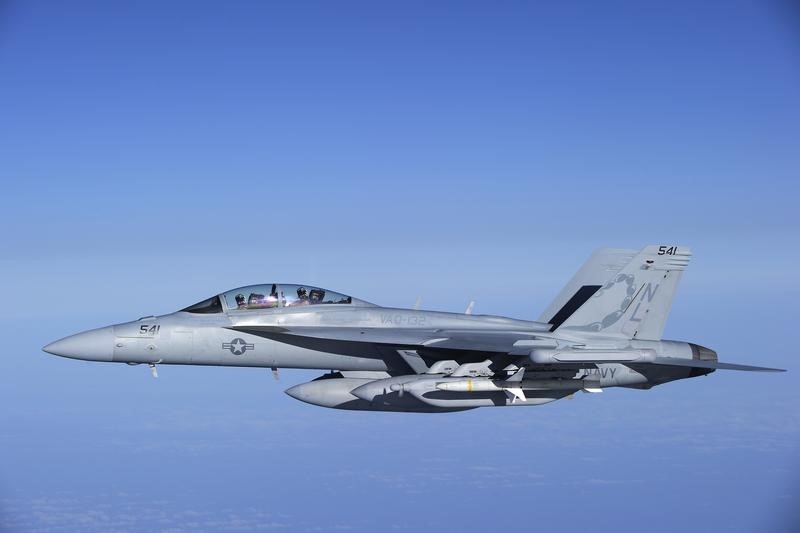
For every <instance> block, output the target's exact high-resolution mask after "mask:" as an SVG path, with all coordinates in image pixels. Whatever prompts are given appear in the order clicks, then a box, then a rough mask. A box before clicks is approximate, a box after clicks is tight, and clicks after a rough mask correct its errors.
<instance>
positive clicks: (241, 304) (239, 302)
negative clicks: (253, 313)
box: [236, 293, 247, 309]
mask: <svg viewBox="0 0 800 533" xmlns="http://www.w3.org/2000/svg"><path fill="white" fill-rule="evenodd" d="M236 308H237V309H246V308H247V302H245V299H244V294H241V293H240V294H237V295H236Z"/></svg>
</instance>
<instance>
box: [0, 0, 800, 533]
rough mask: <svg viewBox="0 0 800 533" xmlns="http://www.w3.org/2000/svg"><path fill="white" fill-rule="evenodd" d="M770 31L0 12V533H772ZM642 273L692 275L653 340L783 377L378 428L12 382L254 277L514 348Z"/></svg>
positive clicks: (780, 148)
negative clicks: (618, 277) (507, 335)
mask: <svg viewBox="0 0 800 533" xmlns="http://www.w3.org/2000/svg"><path fill="white" fill-rule="evenodd" d="M798 17H800V12H798V11H797V9H796V8H794V7H792V6H790V5H789V3H788V2H777V1H776V2H772V1H767V2H752V1H732V2H703V3H702V4H698V3H696V2H682V1H677V2H669V3H643V2H604V3H602V4H601V3H598V2H504V3H502V4H500V5H498V3H494V2H491V3H490V2H483V3H481V2H437V3H431V2H403V3H396V4H383V3H375V2H364V3H358V2H344V3H332V2H319V3H315V2H304V3H292V4H291V5H282V4H277V3H267V2H253V3H247V2H236V3H229V4H225V5H221V4H211V3H196V2H192V3H171V4H170V5H162V3H157V2H137V3H131V4H130V5H127V6H120V5H112V4H109V3H107V2H75V3H69V4H67V3H60V2H35V1H34V2H24V3H23V2H15V1H7V2H3V3H2V4H0V117H1V118H0V178H1V179H2V183H3V186H4V191H5V192H4V194H2V195H0V223H2V228H3V230H4V231H3V232H2V233H0V289H1V290H2V294H3V295H4V296H5V298H6V302H7V304H6V305H5V306H2V308H0V333H1V334H2V336H3V338H4V346H5V348H4V350H3V355H2V357H0V376H2V377H1V378H0V380H2V386H0V402H2V404H3V405H5V406H6V407H5V408H4V409H2V410H0V426H1V427H3V428H4V429H3V431H0V450H3V453H2V454H0V524H2V526H3V527H2V528H1V529H4V530H5V529H8V530H11V531H29V530H48V529H49V530H53V531H71V530H75V529H77V528H80V529H84V530H97V531H103V530H108V529H111V528H114V529H118V530H127V531H140V530H164V531H180V530H198V529H206V530H212V529H215V530H219V529H228V530H237V529H238V530H250V529H279V530H280V529H284V530H306V531H317V530H332V529H344V530H351V531H374V530H376V529H377V528H388V529H392V530H401V531H402V530H420V529H422V530H430V529H433V528H440V529H441V528H448V529H456V528H457V529H460V530H466V531H472V530H475V531H477V530H481V529H485V528H488V527H492V528H500V527H503V528H512V527H513V528H517V527H520V524H521V523H522V524H525V523H529V524H530V525H531V526H533V525H535V526H536V527H541V528H547V529H557V530H564V531H577V530H585V529H586V528H587V527H588V528H591V529H593V530H599V531H611V530H617V528H619V527H620V525H624V524H642V523H646V524H648V528H649V529H651V530H653V531H675V530H679V529H680V530H686V531H693V530H694V531H707V530H709V529H712V528H713V529H715V530H719V531H753V530H760V531H786V530H790V529H791V528H792V527H793V526H794V527H797V524H798V523H800V515H799V514H798V511H797V510H796V502H797V501H798V500H800V475H799V474H798V472H800V393H798V392H797V387H796V386H795V384H794V379H793V376H794V375H795V373H796V372H798V371H800V366H798V364H797V362H796V361H797V359H796V356H797V348H796V346H795V344H794V333H795V331H796V319H797V316H798V315H797V298H798V296H800V284H798V281H797V274H796V271H797V267H796V265H797V264H798V260H800V254H799V253H798V249H797V248H798V238H797V232H798V222H799V221H798V214H797V199H798V195H799V193H800V185H798V183H800V180H798V178H799V177H800V175H798V169H800V99H798V98H797V95H798V90H799V89H800V69H799V68H798V66H797V65H798V64H800V63H798V55H800V32H798V30H797V28H798V24H797V23H798V21H799V20H800V18H798ZM660 242H678V243H681V244H686V245H689V246H691V247H692V248H693V250H694V252H695V256H694V260H693V263H692V265H691V266H690V267H689V269H688V271H687V273H686V275H685V276H684V279H683V282H682V285H681V287H680V289H679V294H678V296H677V298H676V301H675V305H674V307H673V314H672V317H671V319H670V322H669V323H668V326H667V331H666V335H667V337H668V338H673V339H681V340H692V341H695V342H698V343H700V344H704V345H707V346H711V347H713V348H715V349H716V350H717V351H718V352H719V353H720V357H721V358H722V359H727V360H729V361H732V362H743V363H752V364H763V365H767V366H782V367H784V368H788V369H789V370H790V372H789V373H787V374H782V375H753V374H738V373H721V372H717V373H715V374H713V375H711V376H708V377H704V378H698V379H694V380H686V381H683V382H677V383H673V384H669V385H666V386H663V387H658V388H655V389H653V390H651V391H647V392H642V391H626V390H609V391H606V392H605V393H604V394H602V395H580V396H579V397H578V398H577V399H576V400H573V401H560V402H555V403H553V404H549V405H545V406H542V407H537V408H527V409H522V408H521V409H481V410H477V411H471V412H467V413H460V414H453V415H439V416H436V415H405V414H399V415H398V414H378V413H349V412H339V411H334V410H325V409H321V408H312V407H310V406H307V405H304V404H301V403H299V402H296V401H294V400H292V399H291V398H289V397H288V396H286V395H284V394H283V392H282V391H283V390H284V389H285V388H288V387H289V386H290V385H292V384H295V383H300V382H302V381H304V380H307V379H311V378H313V377H315V376H316V375H317V374H318V373H315V372H310V371H309V372H304V371H284V372H282V375H281V381H280V382H278V383H276V382H274V381H273V380H272V378H271V377H270V375H269V372H268V371H259V370H253V369H225V368H216V369H215V368H189V367H186V368H183V367H165V368H163V369H162V370H161V372H160V374H161V378H160V379H159V380H153V379H152V378H150V376H149V372H148V371H147V370H146V369H143V368H141V367H127V366H124V365H112V364H92V363H82V362H78V361H70V360H65V359H60V358H55V357H52V356H49V355H47V354H44V353H42V352H41V351H40V347H41V346H43V345H44V344H46V343H48V342H50V341H52V340H54V339H57V338H60V337H62V336H64V335H67V334H69V333H72V332H75V331H78V330H83V329H88V328H92V327H97V326H101V325H105V324H109V323H115V322H121V321H126V320H130V319H135V318H136V317H139V316H142V315H147V314H152V313H156V314H158V313H167V312H171V311H174V310H176V309H179V308H181V307H184V306H186V305H188V304H190V303H193V302H195V301H198V300H200V299H202V298H205V297H207V296H209V295H211V294H214V293H218V292H222V291H224V290H226V289H229V288H231V287H236V286H240V285H245V284H250V283H261V282H264V283H271V282H274V281H284V282H303V283H310V284H315V285H319V286H323V287H327V288H330V289H332V290H337V291H341V292H345V293H349V294H353V295H355V296H356V297H360V298H363V299H366V300H369V301H373V302H376V303H379V304H385V305H395V306H411V305H413V304H414V301H415V300H416V298H417V296H422V298H423V307H426V308H430V309H441V310H463V308H464V307H465V306H466V304H467V303H468V302H469V301H470V300H476V301H477V303H476V312H481V313H492V314H501V315H506V316H512V317H519V318H528V319H533V318H536V317H537V316H538V314H539V312H540V311H541V310H542V309H543V308H544V307H545V306H546V305H547V303H548V302H549V300H550V299H551V298H552V297H553V296H554V295H555V294H556V293H557V292H558V290H559V289H560V287H561V286H562V285H563V284H564V283H565V282H566V281H567V279H568V278H569V277H570V276H571V275H572V273H573V272H574V270H575V269H577V267H578V266H579V265H580V263H581V262H582V261H583V260H584V259H585V257H586V256H588V254H589V253H590V252H591V250H592V249H594V248H595V247H598V246H603V245H612V246H626V247H640V246H644V245H646V244H651V243H660ZM526 521H529V522H526Z"/></svg>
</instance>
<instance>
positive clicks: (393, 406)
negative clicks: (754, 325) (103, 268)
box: [43, 245, 781, 413]
mask: <svg viewBox="0 0 800 533" xmlns="http://www.w3.org/2000/svg"><path fill="white" fill-rule="evenodd" d="M690 257H691V252H690V251H689V249H688V248H686V247H682V246H676V245H653V246H647V247H645V248H644V249H642V250H640V251H637V250H625V249H613V248H601V249H599V250H597V251H595V252H594V254H592V255H591V256H590V257H589V259H588V260H587V261H586V263H585V264H584V265H583V266H582V267H581V268H580V269H579V270H578V272H577V273H576V274H575V276H574V277H573V278H572V279H571V280H570V281H569V283H568V284H567V285H566V286H565V287H564V288H563V289H562V290H561V292H560V293H559V294H558V296H556V298H555V300H553V302H552V303H551V304H550V305H549V306H548V307H547V308H546V309H545V310H544V312H543V313H542V315H541V317H540V318H539V320H537V321H528V320H516V319H512V318H505V317H501V316H488V315H475V314H472V304H470V306H469V308H468V309H467V311H466V312H465V313H445V312H434V311H421V310H418V309H397V308H388V307H380V306H378V305H375V304H372V303H369V302H366V301H364V300H359V299H357V298H354V297H352V296H347V295H344V294H340V293H337V292H333V291H329V290H326V289H321V288H318V287H313V286H310V285H296V284H283V283H268V284H264V285H252V286H248V287H240V288H238V289H233V290H231V291H227V292H224V293H222V294H219V295H217V296H212V297H211V298H208V299H206V300H203V301H202V302H199V303H196V304H194V305H191V306H189V307H186V308H185V309H182V310H180V311H177V312H175V313H171V314H168V315H163V316H146V317H143V318H140V319H139V320H136V321H133V322H127V323H123V324H115V325H113V326H106V327H103V328H99V329H93V330H90V331H85V332H83V333H78V334H76V335H72V336H70V337H66V338H64V339H61V340H58V341H55V342H53V343H52V344H48V345H47V346H45V347H44V348H43V349H44V351H46V352H48V353H51V354H55V355H60V356H63V357H70V358H74V359H83V360H89V361H111V362H120V363H127V364H130V365H138V364H147V365H150V368H151V370H152V371H153V375H154V376H156V377H157V376H158V374H157V371H156V365H159V364H171V365H217V366H244V367H264V368H271V369H272V371H273V372H274V373H276V376H277V369H278V368H306V369H324V370H328V371H329V373H326V374H324V375H322V376H320V377H318V378H317V379H314V380H313V381H310V382H308V383H303V384H300V385H296V386H294V387H291V388H289V389H288V390H287V391H286V393H287V394H289V395H290V396H292V397H293V398H296V399H298V400H302V401H304V402H307V403H309V404H313V405H318V406H323V407H333V408H338V409H352V410H366V411H403V412H429V413H430V412H452V411H462V410H467V409H474V408H476V407H484V406H521V405H539V404H543V403H547V402H552V401H554V400H558V399H560V398H564V397H567V396H571V395H573V394H574V393H576V392H577V391H583V392H589V393H596V392H602V390H603V389H605V388H608V387H626V388H634V389H649V388H651V387H653V386H655V385H660V384H662V383H667V382H669V381H674V380H677V379H684V378H691V377H696V376H703V375H706V374H709V373H711V372H714V371H715V370H717V369H727V370H751V371H781V370H780V369H773V368H764V367H755V366H746V365H738V364H730V363H723V362H719V361H718V359H717V354H716V352H715V351H713V350H711V349H709V348H705V347H703V346H700V345H698V344H694V343H690V342H682V341H672V340H662V338H661V336H662V332H663V330H664V325H665V322H666V319H667V315H668V314H669V310H670V307H671V305H672V298H673V296H674V294H675V289H676V287H677V286H678V282H679V281H680V279H681V276H682V274H683V271H684V269H685V268H686V266H687V264H688V263H689V259H690Z"/></svg>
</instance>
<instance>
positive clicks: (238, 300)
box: [236, 294, 244, 305]
mask: <svg viewBox="0 0 800 533" xmlns="http://www.w3.org/2000/svg"><path fill="white" fill-rule="evenodd" d="M236 305H244V294H237V295H236Z"/></svg>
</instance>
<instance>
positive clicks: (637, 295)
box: [557, 245, 692, 340]
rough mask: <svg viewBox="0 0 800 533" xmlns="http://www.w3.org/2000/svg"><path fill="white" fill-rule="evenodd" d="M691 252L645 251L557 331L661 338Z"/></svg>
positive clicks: (677, 248) (667, 248) (657, 248)
mask: <svg viewBox="0 0 800 533" xmlns="http://www.w3.org/2000/svg"><path fill="white" fill-rule="evenodd" d="M691 255H692V254H691V252H690V250H689V249H688V248H686V247H682V246H658V245H653V246H648V247H646V248H644V249H642V250H641V251H640V252H639V253H638V254H636V255H635V256H634V257H633V259H631V260H630V262H629V263H628V264H627V265H625V266H624V267H623V268H622V269H621V270H619V271H618V272H617V273H616V274H614V275H613V276H612V277H611V279H610V280H608V281H607V282H606V283H605V284H604V285H603V286H602V287H600V288H599V289H598V290H597V291H596V292H595V293H594V294H593V295H592V296H591V297H590V298H588V299H587V300H586V301H585V302H584V303H583V304H582V305H581V306H580V307H579V308H578V309H577V310H576V311H575V312H574V313H572V314H571V315H570V316H569V317H567V318H566V319H565V320H564V321H563V323H562V324H561V325H560V326H558V328H557V329H559V330H564V331H574V332H587V333H596V334H599V335H605V336H610V337H624V338H628V339H646V340H660V339H661V335H662V333H663V332H664V326H665V324H666V321H667V317H668V316H669V311H670V307H671V306H672V298H673V297H674V295H675V289H676V288H677V286H678V282H679V281H680V279H681V275H682V274H683V270H684V269H685V268H686V265H688V264H689V259H690V258H691Z"/></svg>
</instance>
